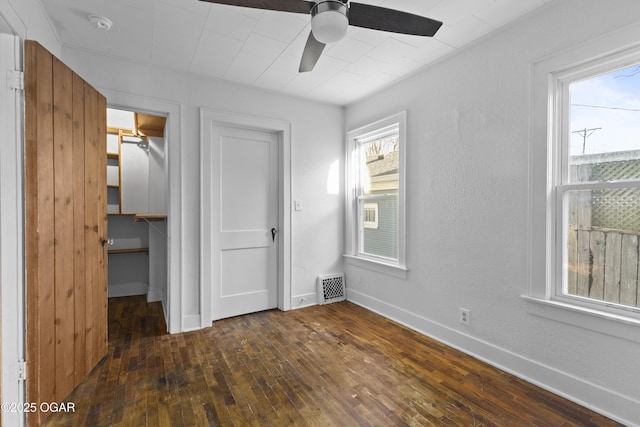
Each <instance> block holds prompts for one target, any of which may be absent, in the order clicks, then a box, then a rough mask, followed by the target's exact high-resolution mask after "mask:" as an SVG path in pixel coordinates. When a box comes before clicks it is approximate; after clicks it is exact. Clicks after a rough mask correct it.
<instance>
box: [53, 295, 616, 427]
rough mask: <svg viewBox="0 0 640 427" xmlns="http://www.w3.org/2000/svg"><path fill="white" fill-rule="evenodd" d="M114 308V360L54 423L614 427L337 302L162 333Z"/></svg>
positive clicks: (140, 301) (139, 316)
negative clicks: (211, 325)
mask: <svg viewBox="0 0 640 427" xmlns="http://www.w3.org/2000/svg"><path fill="white" fill-rule="evenodd" d="M165 329H166V328H165V324H164V320H163V317H162V312H161V308H160V306H159V305H158V304H147V303H146V302H145V300H144V298H142V297H140V298H139V297H132V298H118V299H111V300H109V352H108V355H107V356H106V357H105V359H104V360H103V361H102V362H101V363H100V364H99V365H98V366H97V367H96V369H94V370H93V371H92V372H91V373H90V374H89V376H88V377H87V378H86V379H85V380H84V381H83V382H82V383H81V384H80V385H79V386H78V387H77V388H76V389H75V390H74V391H73V392H72V394H71V395H70V396H69V397H68V399H67V402H74V403H75V407H76V412H75V413H58V414H54V415H52V416H51V417H50V418H49V420H48V422H47V425H49V426H69V425H73V426H136V427H138V426H171V427H179V426H243V427H244V426H284V425H295V426H323V427H324V426H360V425H366V426H441V425H446V426H475V427H480V426H483V427H486V426H509V427H512V426H545V427H547V426H581V427H584V426H599V427H603V426H616V425H618V424H617V423H614V422H613V421H611V420H609V419H607V418H605V417H602V416H600V415H598V414H596V413H593V412H591V411H589V410H586V409H584V408H582V407H580V406H578V405H576V404H574V403H571V402H569V401H567V400H564V399H562V398H560V397H558V396H555V395H553V394H551V393H548V392H546V391H544V390H542V389H540V388H538V387H536V386H533V385H531V384H529V383H526V382H524V381H521V380H519V379H517V378H515V377H513V376H511V375H508V374H506V373H504V372H501V371H499V370H497V369H495V368H492V367H490V366H488V365H486V364H485V363H482V362H480V361H478V360H476V359H474V358H472V357H469V356H466V355H464V354H462V353H460V352H458V351H456V350H453V349H451V348H449V347H447V346H445V345H442V344H440V343H438V342H436V341H433V340H431V339H429V338H427V337H424V336H422V335H420V334H417V333H415V332H413V331H411V330H409V329H407V328H404V327H402V326H399V325H397V324H395V323H394V322H391V321H389V320H387V319H385V318H383V317H380V316H378V315H376V314H374V313H371V312H369V311H367V310H364V309H362V308H361V307H358V306H356V305H354V304H351V303H348V302H344V303H335V304H330V305H326V306H316V307H310V308H305V309H301V310H295V311H290V312H286V313H284V312H279V311H268V312H262V313H256V314H252V315H247V316H241V317H236V318H232V319H226V320H221V321H218V322H215V324H214V325H213V327H211V328H208V329H205V330H200V331H196V332H190V333H185V334H176V335H167V334H166V333H165V332H164V331H165Z"/></svg>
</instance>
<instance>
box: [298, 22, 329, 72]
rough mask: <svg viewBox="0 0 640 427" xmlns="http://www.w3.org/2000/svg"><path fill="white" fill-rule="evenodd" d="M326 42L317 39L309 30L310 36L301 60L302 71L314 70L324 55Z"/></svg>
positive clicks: (300, 70)
mask: <svg viewBox="0 0 640 427" xmlns="http://www.w3.org/2000/svg"><path fill="white" fill-rule="evenodd" d="M324 47H325V44H324V43H322V42H319V41H318V40H316V38H315V37H313V33H312V32H309V38H308V39H307V44H306V45H305V47H304V52H302V59H301V60H300V69H299V70H298V71H299V72H301V73H306V72H307V71H311V70H313V67H315V65H316V62H318V59H319V58H320V55H322V51H323V50H324Z"/></svg>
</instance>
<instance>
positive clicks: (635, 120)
mask: <svg viewBox="0 0 640 427" xmlns="http://www.w3.org/2000/svg"><path fill="white" fill-rule="evenodd" d="M596 58H597V59H593V60H590V61H584V62H578V65H569V66H567V67H566V68H560V69H558V70H553V69H552V67H553V66H554V65H555V64H554V63H553V61H556V62H557V59H556V60H554V59H551V60H549V62H547V63H546V64H542V66H541V67H540V68H542V71H545V70H544V68H545V67H547V68H548V69H549V70H550V72H547V73H546V77H545V75H544V74H545V73H543V72H538V73H537V74H538V80H539V82H540V86H542V84H546V85H547V90H546V96H547V99H546V102H545V101H544V100H543V99H542V98H540V101H539V102H538V109H540V110H542V109H543V108H544V109H546V110H547V111H546V120H545V122H546V125H547V126H546V128H547V131H546V137H547V141H548V143H547V146H546V154H547V156H546V157H547V162H546V165H545V167H544V168H543V167H542V166H543V164H542V162H541V161H540V160H542V156H540V154H541V153H544V151H543V147H542V146H541V145H537V146H535V145H534V148H533V151H532V159H533V163H532V171H533V173H537V174H538V175H537V176H540V174H541V173H542V172H543V171H544V170H546V174H544V175H542V176H545V177H546V181H547V183H546V203H545V205H546V208H545V210H546V217H545V218H546V219H545V221H544V223H546V227H544V229H543V228H542V227H541V226H538V225H536V224H543V223H542V222H540V221H539V219H541V214H542V213H543V211H542V210H541V209H539V208H540V207H541V206H540V203H536V200H539V201H541V199H536V198H534V199H532V201H533V204H532V206H533V209H534V212H533V227H532V233H533V234H532V236H531V238H532V241H533V246H532V248H533V251H532V255H533V258H532V259H533V261H534V263H533V264H532V267H533V270H532V272H533V276H532V277H533V280H532V292H531V295H532V296H534V297H535V298H536V299H538V300H540V301H544V300H546V301H549V302H550V303H556V304H559V305H558V307H561V306H562V307H565V308H573V309H574V310H576V312H580V311H582V312H583V313H601V316H600V318H606V317H608V318H610V319H619V320H620V319H628V320H629V322H630V323H629V322H627V323H628V324H640V48H635V49H629V50H624V51H621V52H618V53H614V54H609V55H601V56H598V57H596ZM569 60H571V59H568V61H569ZM574 64H575V62H574ZM549 70H547V71H549ZM545 80H546V83H544V82H545ZM540 89H541V90H540V92H542V88H540ZM539 117H540V118H542V117H543V116H542V112H541V114H540V116H539ZM540 122H542V120H540ZM538 135H542V132H540V133H539V134H538ZM537 142H540V141H536V140H534V144H536V143H537ZM537 179H538V178H537V177H533V179H532V185H533V186H534V187H533V190H532V191H533V193H532V194H534V195H535V193H536V189H535V188H536V182H537ZM536 197H537V196H536ZM543 230H544V231H545V235H546V237H545V239H546V243H544V246H543V245H542V244H537V243H536V242H540V243H542V242H541V241H540V240H539V239H540V237H539V234H538V233H539V232H541V231H543ZM538 249H539V250H540V251H542V250H544V252H545V253H546V257H545V264H546V266H545V269H544V270H542V268H541V267H542V266H541V265H540V264H537V263H536V261H535V260H537V259H540V260H542V258H538V257H537V254H538ZM536 271H546V273H545V274H544V282H543V281H542V280H541V277H542V276H540V275H539V274H538V273H536ZM542 285H544V288H541V286H542ZM607 313H608V314H607ZM559 319H560V320H566V317H561V318H559ZM581 322H582V323H581V324H583V325H586V323H584V322H583V321H581ZM590 324H592V323H590ZM602 330H603V331H605V330H604V329H602ZM611 330H613V329H611ZM606 332H608V330H606ZM616 333H617V332H616Z"/></svg>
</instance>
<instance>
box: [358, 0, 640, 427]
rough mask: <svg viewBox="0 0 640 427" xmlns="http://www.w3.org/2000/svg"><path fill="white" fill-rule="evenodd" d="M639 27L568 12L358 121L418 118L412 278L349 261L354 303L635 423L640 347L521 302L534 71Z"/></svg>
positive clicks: (423, 81) (410, 83)
mask: <svg viewBox="0 0 640 427" xmlns="http://www.w3.org/2000/svg"><path fill="white" fill-rule="evenodd" d="M639 16H640V4H638V2H634V1H614V2H602V1H597V0H591V1H584V0H583V1H575V0H574V1H571V0H568V1H555V2H552V3H551V4H550V5H548V6H546V7H544V8H542V9H540V10H538V11H536V12H534V13H533V14H532V15H529V16H528V17H526V18H524V19H522V20H521V21H519V22H518V23H517V24H515V25H513V26H511V27H509V28H507V29H505V30H503V31H501V32H498V33H496V34H494V35H492V36H489V37H488V38H485V39H483V40H479V41H478V43H477V44H475V45H473V46H470V47H469V48H467V49H465V50H463V51H461V52H459V53H457V54H455V55H452V56H449V57H448V58H446V59H444V60H443V61H441V62H439V63H437V64H435V65H433V66H432V67H430V68H428V69H426V70H424V71H423V72H421V73H419V74H417V75H415V76H413V77H411V78H409V79H406V80H404V81H402V82H400V83H398V84H396V85H395V86H392V87H390V88H388V89H386V90H383V91H381V92H380V93H377V94H375V95H374V96H372V97H369V98H367V99H364V100H362V101H360V102H358V103H356V104H354V105H351V106H349V107H347V110H346V126H347V130H350V129H355V128H358V127H360V126H363V125H365V124H367V123H370V122H373V121H375V120H378V119H380V118H383V117H386V116H389V115H391V114H394V113H396V112H398V111H402V110H406V111H407V144H406V150H407V152H406V153H407V266H408V268H409V272H408V274H407V279H406V280H401V279H396V278H394V277H392V276H388V275H384V274H379V273H376V272H374V271H371V270H368V269H365V268H361V267H357V266H355V265H354V264H351V263H350V262H347V264H348V266H347V268H346V271H347V286H348V295H349V298H350V299H352V300H354V301H357V302H358V303H360V304H363V305H365V306H368V307H370V308H373V309H375V310H377V311H379V312H381V313H383V314H385V315H387V316H390V317H393V318H396V319H398V320H400V321H402V322H404V323H406V324H409V325H411V326H412V327H414V328H416V329H419V330H422V331H424V332H426V333H427V334H430V335H433V336H435V337H437V338H439V339H441V340H443V341H446V342H449V343H451V344H453V345H455V346H456V347H459V348H462V349H463V350H464V351H466V352H469V353H472V354H475V355H477V356H478V357H480V358H482V359H487V360H489V361H491V362H492V363H494V364H497V365H500V366H502V367H504V368H505V369H508V370H511V371H513V372H515V373H516V374H518V375H520V376H522V377H525V378H529V379H530V380H532V381H534V382H537V383H539V384H543V385H545V386H546V387H547V388H551V389H555V390H556V391H558V392H559V393H562V394H565V395H567V396H569V397H571V398H573V399H574V400H578V401H582V402H583V403H585V404H587V405H589V406H591V407H594V408H598V409H599V410H600V411H603V412H607V413H610V414H612V415H613V416H618V417H620V418H622V419H626V420H627V421H629V420H631V419H632V417H631V416H630V415H629V414H631V413H632V412H635V414H638V413H640V386H639V385H638V382H637V378H640V365H638V363H637V362H636V361H634V360H637V358H636V357H633V356H632V355H638V354H640V346H639V344H638V343H637V342H633V341H627V340H624V339H620V338H616V337H614V336H609V335H605V334H600V333H597V332H594V331H591V330H588V329H583V328H579V327H575V326H569V325H567V324H564V323H560V322H555V321H551V320H548V319H545V318H541V317H537V316H533V315H532V314H530V312H529V311H530V310H529V309H528V304H529V303H527V302H525V301H524V300H523V299H522V298H521V295H524V294H527V293H528V281H529V274H530V272H529V271H528V259H529V248H530V245H529V241H528V230H527V228H528V220H529V219H528V215H529V207H528V191H529V187H528V185H529V175H528V169H529V142H530V141H529V139H530V134H531V127H530V120H531V113H530V106H531V90H532V83H531V79H530V75H531V69H532V65H533V63H535V62H537V61H539V60H541V59H543V58H545V57H546V56H548V55H551V54H555V53H557V52H560V51H562V50H564V49H567V48H568V47H571V46H574V45H577V44H579V43H581V42H583V41H584V40H589V39H592V38H597V37H598V36H600V35H602V34H606V33H607V32H610V31H614V30H616V29H618V28H619V27H621V26H624V25H627V24H631V23H633V22H634V21H637V20H638V17H639ZM460 307H464V308H467V309H470V310H471V317H470V318H471V325H470V326H468V327H467V326H463V325H461V324H460V323H459V321H458V315H459V308H460ZM585 390H586V391H585ZM634 422H638V421H637V418H636V419H635V421H634Z"/></svg>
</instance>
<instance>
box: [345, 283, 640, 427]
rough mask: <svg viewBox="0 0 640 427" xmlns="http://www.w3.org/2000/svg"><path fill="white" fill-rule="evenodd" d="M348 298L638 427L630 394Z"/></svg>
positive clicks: (367, 299) (364, 299)
mask: <svg viewBox="0 0 640 427" xmlns="http://www.w3.org/2000/svg"><path fill="white" fill-rule="evenodd" d="M348 300H349V301H351V302H353V303H354V304H357V305H360V306H362V307H364V308H366V309H368V310H371V311H373V312H375V313H378V314H380V315H382V316H384V317H387V318H389V319H391V320H394V321H396V322H398V323H400V324H402V325H404V326H407V327H408V328H411V329H413V330H415V331H416V332H419V333H421V334H424V335H426V336H429V337H431V338H433V339H436V340H438V341H440V342H442V343H444V344H446V345H448V346H450V347H453V348H455V349H457V350H460V351H462V352H464V353H467V354H469V355H471V356H473V357H475V358H477V359H479V360H482V361H483V362H486V363H488V364H490V365H492V366H495V367H496V368H498V369H501V370H503V371H505V372H508V373H510V374H512V375H514V376H516V377H518V378H521V379H523V380H525V381H528V382H530V383H532V384H535V385H537V386H539V387H541V388H543V389H545V390H548V391H550V392H552V393H554V394H557V395H559V396H562V397H564V398H565V399H567V400H570V401H572V402H575V403H577V404H579V405H581V406H584V407H585V408H588V409H591V410H593V411H595V412H598V413H600V414H602V415H604V416H606V417H609V418H611V419H613V420H615V421H618V422H620V423H622V424H624V425H627V426H629V427H640V424H637V423H638V422H639V421H638V414H640V402H639V401H637V400H634V399H632V398H631V397H629V396H623V395H620V394H618V393H616V392H615V391H612V390H609V389H606V388H604V387H601V386H599V385H596V384H593V383H590V382H588V381H585V380H584V379H581V378H577V377H575V376H572V375H569V374H567V373H566V372H562V371H559V370H557V369H554V368H552V367H550V366H546V365H543V364H540V363H538V362H536V361H534V360H531V359H528V358H527V357H525V356H522V355H519V354H516V353H513V352H511V351H508V350H506V349H504V348H501V347H498V346H495V345H493V344H491V343H488V342H486V341H482V340H479V339H477V338H474V337H472V336H469V335H466V334H463V333H461V332H459V331H456V330H454V329H451V328H449V327H447V326H444V325H442V324H439V323H436V322H433V321H431V320H429V319H426V318H425V317H422V316H420V315H418V314H415V313H411V312H408V311H406V310H404V309H402V308H400V307H396V306H394V305H391V304H388V303H386V302H384V301H381V300H379V299H377V298H373V297H371V296H368V295H366V294H363V293H361V292H358V291H355V290H353V289H349V292H348Z"/></svg>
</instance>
